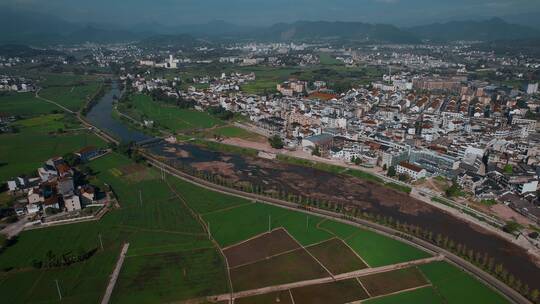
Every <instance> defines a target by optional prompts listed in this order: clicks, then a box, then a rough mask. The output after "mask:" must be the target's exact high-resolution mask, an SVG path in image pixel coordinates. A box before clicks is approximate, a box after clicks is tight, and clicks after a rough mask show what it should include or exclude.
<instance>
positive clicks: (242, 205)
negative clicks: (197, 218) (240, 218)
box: [200, 202, 256, 216]
mask: <svg viewBox="0 0 540 304" xmlns="http://www.w3.org/2000/svg"><path fill="white" fill-rule="evenodd" d="M253 204H256V203H254V202H249V203H245V204H238V205H235V206H229V207H227V208H223V209H218V210H214V211H209V212H205V213H200V215H201V216H206V215H210V214H215V213H221V212H225V211H230V210H234V209H236V208H242V207H246V206H250V205H253Z"/></svg>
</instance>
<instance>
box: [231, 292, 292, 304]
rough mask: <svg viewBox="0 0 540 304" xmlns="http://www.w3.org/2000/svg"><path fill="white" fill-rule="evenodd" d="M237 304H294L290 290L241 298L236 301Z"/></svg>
mask: <svg viewBox="0 0 540 304" xmlns="http://www.w3.org/2000/svg"><path fill="white" fill-rule="evenodd" d="M234 303H236V304H253V303H257V304H275V303H280V304H294V302H293V301H292V298H291V293H290V291H289V290H284V291H277V292H273V293H267V294H263V295H258V296H252V297H247V298H240V299H236V300H234Z"/></svg>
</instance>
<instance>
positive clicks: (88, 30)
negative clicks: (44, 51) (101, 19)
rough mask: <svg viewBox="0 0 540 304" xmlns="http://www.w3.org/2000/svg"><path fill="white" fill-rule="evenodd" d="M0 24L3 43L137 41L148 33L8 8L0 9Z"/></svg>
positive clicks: (37, 43)
mask: <svg viewBox="0 0 540 304" xmlns="http://www.w3.org/2000/svg"><path fill="white" fill-rule="evenodd" d="M0 28H1V29H2V30H1V31H0V43H5V44H34V45H47V44H57V43H83V42H101V43H107V42H124V41H137V40H139V39H142V38H145V37H146V36H147V35H144V34H142V33H135V32H132V31H128V30H123V29H118V28H113V27H111V26H109V25H84V24H79V23H72V22H68V21H65V20H62V19H60V18H56V17H53V16H50V15H45V14H40V13H34V12H19V11H12V10H9V9H0Z"/></svg>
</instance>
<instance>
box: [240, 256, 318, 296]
mask: <svg viewBox="0 0 540 304" xmlns="http://www.w3.org/2000/svg"><path fill="white" fill-rule="evenodd" d="M230 273H231V280H232V283H233V290H234V291H241V290H249V289H257V288H262V287H267V286H275V285H280V284H287V283H292V282H298V281H304V280H311V279H317V278H323V277H328V276H329V274H328V273H327V272H326V271H325V270H324V269H323V268H322V267H321V266H320V265H319V264H318V263H317V261H315V260H314V259H313V258H312V257H311V256H310V255H309V254H308V253H307V251H305V250H304V249H298V250H296V251H292V252H289V253H286V254H282V255H278V256H275V257H272V258H269V259H267V260H262V261H259V262H256V263H253V264H249V265H245V266H240V267H238V268H234V269H231V271H230Z"/></svg>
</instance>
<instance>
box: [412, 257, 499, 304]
mask: <svg viewBox="0 0 540 304" xmlns="http://www.w3.org/2000/svg"><path fill="white" fill-rule="evenodd" d="M419 268H420V270H422V272H423V273H424V274H425V275H426V277H427V278H428V280H429V281H431V283H432V284H433V286H434V288H435V290H436V292H437V293H438V294H439V295H440V296H441V297H442V298H443V303H448V304H459V303H477V304H483V303H485V304H497V303H508V301H506V299H505V298H503V297H502V296H501V295H499V294H498V293H495V292H493V291H492V290H491V289H489V288H488V287H487V286H485V285H483V284H482V283H480V282H479V281H478V280H476V279H474V278H473V277H471V276H470V275H468V274H466V273H465V272H463V271H462V270H460V269H458V268H456V267H454V266H452V265H450V264H448V263H446V262H437V263H431V264H427V265H422V266H420V267H419Z"/></svg>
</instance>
